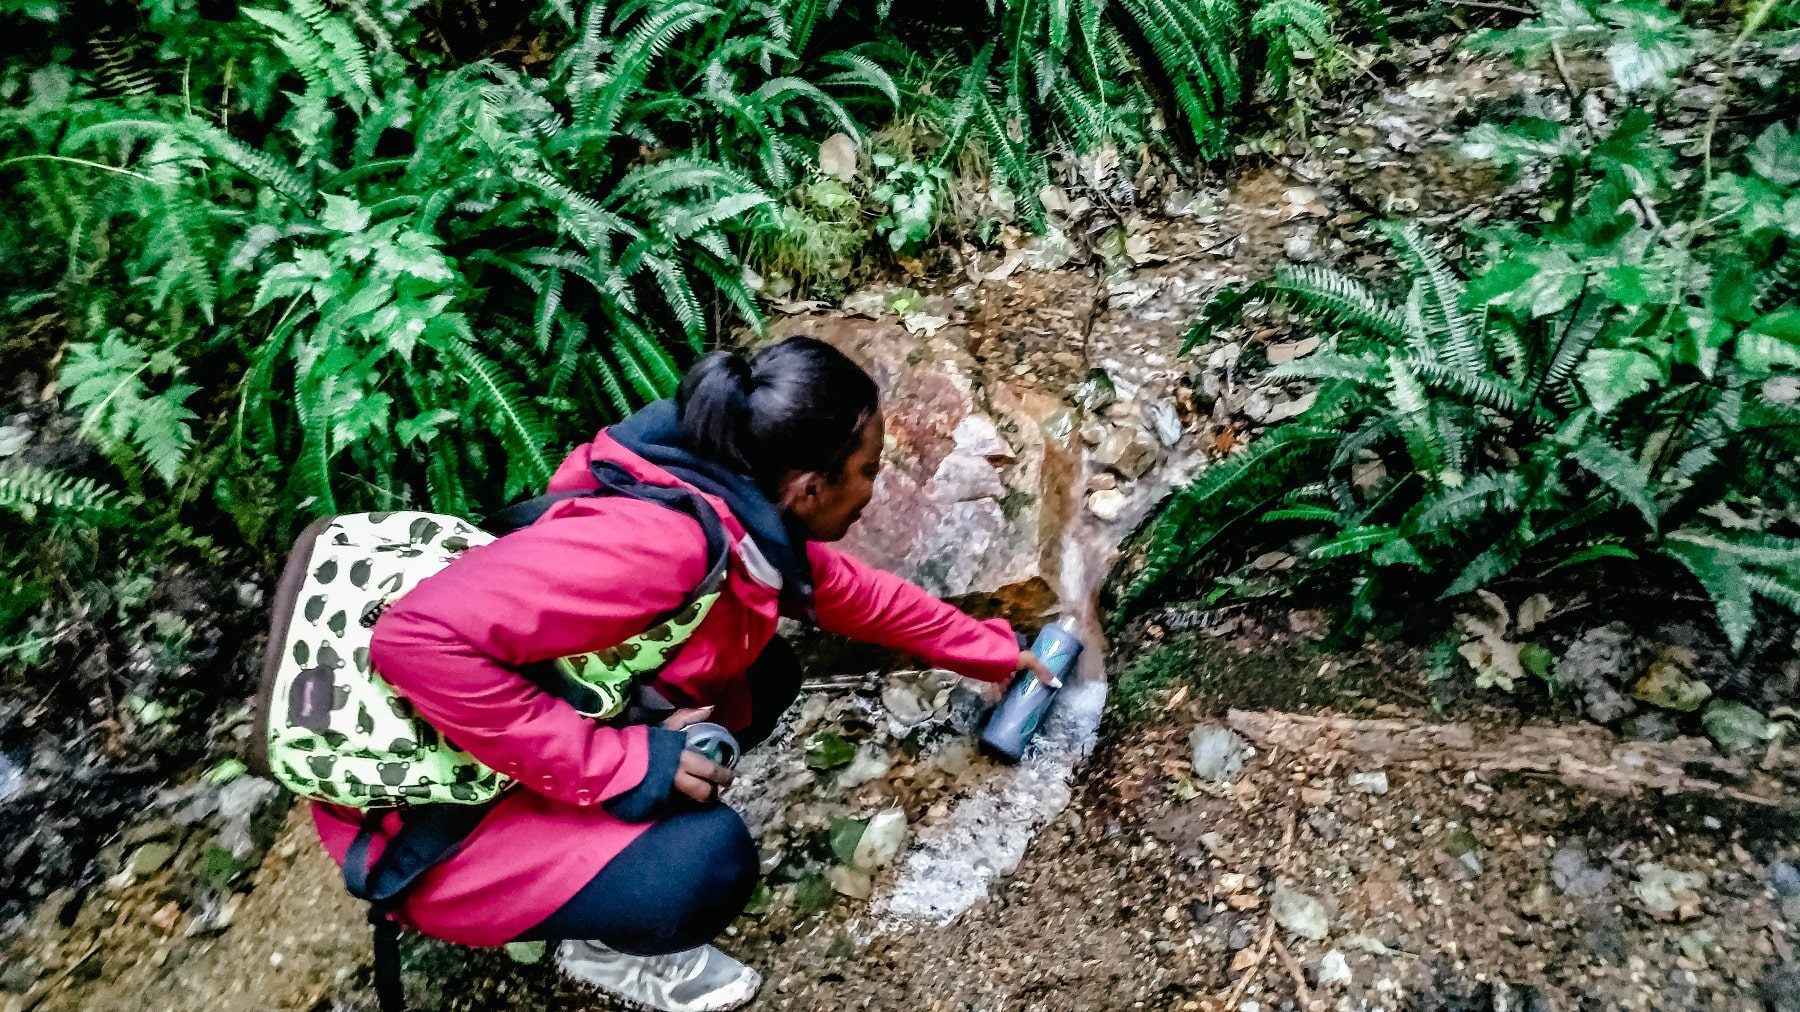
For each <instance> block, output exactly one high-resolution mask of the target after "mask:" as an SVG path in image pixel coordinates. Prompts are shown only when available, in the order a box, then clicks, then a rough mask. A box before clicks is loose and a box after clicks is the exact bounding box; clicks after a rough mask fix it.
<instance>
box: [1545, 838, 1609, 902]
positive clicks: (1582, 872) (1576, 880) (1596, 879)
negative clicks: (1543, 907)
mask: <svg viewBox="0 0 1800 1012" xmlns="http://www.w3.org/2000/svg"><path fill="white" fill-rule="evenodd" d="M1550 881H1552V882H1554V883H1556V888H1558V889H1560V890H1562V891H1563V892H1564V893H1565V894H1567V895H1569V896H1573V897H1575V898H1576V899H1578V900H1591V899H1593V898H1594V897H1596V896H1598V895H1600V894H1601V893H1603V892H1605V891H1606V887H1607V886H1608V885H1611V884H1612V872H1610V871H1608V870H1607V869H1605V868H1596V867H1594V866H1593V865H1591V864H1589V863H1588V852H1587V848H1586V847H1585V846H1583V845H1582V844H1581V842H1580V841H1576V840H1571V841H1570V842H1568V843H1565V844H1563V845H1562V848H1561V849H1560V850H1558V851H1557V852H1556V854H1555V855H1554V856H1552V857H1551V858H1550Z"/></svg>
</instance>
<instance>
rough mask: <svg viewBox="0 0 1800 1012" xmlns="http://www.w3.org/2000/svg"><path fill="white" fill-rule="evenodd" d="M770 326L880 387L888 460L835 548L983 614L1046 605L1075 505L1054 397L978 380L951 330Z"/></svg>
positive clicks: (829, 322)
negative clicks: (832, 352)
mask: <svg viewBox="0 0 1800 1012" xmlns="http://www.w3.org/2000/svg"><path fill="white" fill-rule="evenodd" d="M770 332H771V333H770V336H771V338H772V339H775V340H779V339H782V338H786V337H790V336H793V335H796V334H805V335H809V336H812V337H816V338H819V339H820V340H823V341H826V342H828V343H830V344H832V345H833V346H835V347H837V348H838V349H839V350H841V351H843V352H844V353H845V354H847V355H849V356H850V357H851V358H852V359H854V360H855V361H856V362H857V363H858V364H860V365H862V366H863V367H864V368H865V369H867V370H868V372H869V374H870V375H871V376H872V377H874V379H875V382H876V385H877V386H878V387H879V388H880V390H881V397H882V404H883V405H884V407H885V409H886V412H887V415H886V421H887V430H888V443H887V446H886V447H885V449H884V452H883V458H884V461H885V463H886V464H887V465H888V466H886V467H884V468H883V469H882V472H881V476H880V478H878V479H877V481H876V486H875V498H874V501H873V503H872V504H871V505H870V507H869V510H868V511H867V512H866V513H865V514H864V516H863V518H862V520H861V521H860V522H859V523H857V524H856V525H855V527H853V528H852V529H851V532H850V536H849V537H848V538H847V539H846V540H845V541H844V543H843V547H844V548H845V549H846V550H848V551H849V552H850V553H851V554H853V555H856V556H857V557H858V558H860V559H862V560H864V561H866V562H868V563H869V564H870V565H873V566H875V567H877V568H880V569H886V570H888V571H890V572H893V573H896V574H898V575H900V576H902V577H905V578H907V579H909V580H912V581H913V582H915V583H918V584H920V585H921V586H923V587H924V588H925V589H927V590H929V591H930V592H932V593H934V594H937V595H938V596H940V597H945V598H948V599H951V600H952V601H954V602H956V603H958V604H961V605H963V606H965V607H970V608H973V609H976V610H979V611H981V612H983V613H987V614H1001V615H1006V616H1008V617H1012V618H1015V619H1024V618H1028V617H1032V616H1035V615H1038V614H1041V613H1043V611H1044V610H1046V609H1047V608H1049V607H1050V606H1052V604H1053V603H1054V601H1055V591H1054V587H1055V579H1056V574H1057V573H1058V571H1059V569H1060V565H1061V551H1062V543H1063V530H1064V527H1065V526H1066V524H1067V522H1068V520H1069V514H1070V512H1071V508H1072V507H1074V506H1075V505H1076V503H1075V502H1074V501H1073V499H1072V498H1071V497H1070V496H1068V495H1067V494H1066V490H1067V489H1068V488H1069V486H1070V485H1071V484H1073V483H1074V482H1076V481H1078V480H1079V479H1078V478H1077V477H1076V474H1075V470H1076V465H1077V463H1078V454H1077V453H1076V440H1077V436H1076V433H1075V431H1074V429H1075V422H1074V419H1073V418H1072V417H1070V415H1069V412H1068V411H1067V410H1066V407H1065V405H1064V404H1063V403H1062V401H1061V399H1060V398H1057V397H1054V396H1052V395H1050V394H1048V393H1043V392H1039V391H1035V390H1030V389H1026V388H1024V387H1023V386H1021V385H1019V384H1018V383H1017V382H1016V381H1014V380H1012V379H1010V378H997V379H987V378H984V371H983V370H982V369H981V368H980V367H979V366H978V364H977V363H976V361H975V359H974V357H973V356H972V355H971V354H970V353H969V347H968V342H969V335H968V332H967V331H966V330H964V329H963V328H961V327H955V326H952V327H946V328H944V329H943V330H941V331H938V332H937V333H935V334H925V333H911V332H909V331H908V330H907V329H906V328H905V327H902V326H900V325H899V324H897V323H895V322H894V321H893V319H892V317H891V316H889V317H885V318H883V319H861V318H857V317H839V316H827V315H824V314H817V313H812V314H808V313H802V314H796V315H793V316H787V317H783V318H782V319H780V320H777V321H775V322H774V323H773V324H772V325H771V327H770ZM1002 433H1004V435H1001V434H1002ZM953 457H954V458H955V459H953V460H952V459H951V458H953Z"/></svg>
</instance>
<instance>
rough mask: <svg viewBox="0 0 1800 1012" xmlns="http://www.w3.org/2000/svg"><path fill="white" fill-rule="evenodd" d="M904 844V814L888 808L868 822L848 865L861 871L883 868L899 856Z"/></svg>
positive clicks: (896, 809)
mask: <svg viewBox="0 0 1800 1012" xmlns="http://www.w3.org/2000/svg"><path fill="white" fill-rule="evenodd" d="M905 842H906V813H905V812H903V811H901V810H900V809H898V808H890V809H888V810H887V811H885V812H882V813H880V814H878V815H876V816H875V817H874V818H872V819H870V820H869V824H868V826H867V827H865V828H864V829H863V834H862V839H860V840H858V841H857V843H856V851H855V853H854V854H853V855H852V856H851V858H850V864H851V865H852V866H853V867H855V868H857V869H859V870H861V871H874V870H875V869H877V868H884V867H886V866H887V865H888V864H889V863H890V862H892V861H893V860H894V858H895V857H897V856H899V854H900V847H901V845H902V844H904V843H905Z"/></svg>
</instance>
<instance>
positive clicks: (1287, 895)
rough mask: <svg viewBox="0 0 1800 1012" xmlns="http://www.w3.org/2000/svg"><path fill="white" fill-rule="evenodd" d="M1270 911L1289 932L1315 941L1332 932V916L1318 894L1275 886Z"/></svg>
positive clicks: (1276, 921)
mask: <svg viewBox="0 0 1800 1012" xmlns="http://www.w3.org/2000/svg"><path fill="white" fill-rule="evenodd" d="M1269 913H1270V914H1271V915H1272V916H1273V917H1274V918H1275V923H1276V924H1279V925H1280V926H1281V928H1282V930H1284V931H1287V932H1288V933H1289V934H1294V935H1299V936H1300V937H1301V938H1307V939H1311V940H1312V941H1315V942H1317V941H1319V940H1321V939H1323V938H1324V937H1325V936H1326V935H1329V934H1331V918H1330V915H1328V914H1327V913H1326V912H1325V904H1323V903H1321V902H1319V899H1318V897H1316V896H1312V895H1309V894H1307V893H1303V892H1300V891H1298V890H1295V889H1290V888H1288V887H1287V886H1286V885H1279V886H1276V887H1275V895H1274V896H1272V897H1271V898H1270V900H1269Z"/></svg>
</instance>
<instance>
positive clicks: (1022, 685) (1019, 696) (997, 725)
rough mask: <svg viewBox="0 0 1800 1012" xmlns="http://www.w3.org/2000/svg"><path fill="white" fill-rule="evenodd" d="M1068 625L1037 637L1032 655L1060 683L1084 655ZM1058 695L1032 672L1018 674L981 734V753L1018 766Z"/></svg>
mask: <svg viewBox="0 0 1800 1012" xmlns="http://www.w3.org/2000/svg"><path fill="white" fill-rule="evenodd" d="M1067 623H1068V620H1067V619H1065V620H1064V621H1063V622H1062V623H1057V624H1052V625H1047V626H1045V627H1044V628H1043V629H1042V631H1040V632H1039V633H1038V637H1037V642H1035V643H1033V644H1032V645H1031V652H1032V653H1034V654H1036V655H1037V657H1038V660H1040V661H1043V662H1044V666H1045V667H1047V668H1049V669H1050V671H1051V673H1052V674H1054V675H1055V676H1056V679H1057V681H1063V680H1064V679H1066V678H1067V677H1069V675H1070V674H1071V673H1072V672H1073V671H1074V670H1075V658H1076V657H1078V656H1080V654H1081V641H1080V640H1078V639H1076V638H1075V634H1074V633H1073V632H1070V631H1069V629H1068V624H1067ZM1056 691H1057V690H1055V689H1052V688H1051V687H1050V686H1048V685H1045V684H1044V683H1043V682H1040V681H1038V680H1037V675H1035V674H1033V673H1032V672H1031V671H1021V672H1019V674H1018V677H1016V678H1014V679H1013V683H1012V687H1011V688H1009V689H1007V690H1006V697H1005V698H1003V699H1001V700H1000V705H999V706H996V707H994V715H993V716H992V717H989V718H988V723H987V727H986V728H985V729H984V730H983V731H982V732H981V747H982V750H983V751H985V752H987V753H988V754H989V755H991V756H993V757H994V758H996V759H1000V760H1002V761H1005V762H1009V763H1016V762H1018V761H1019V760H1020V759H1021V758H1023V757H1024V755H1025V746H1026V745H1029V744H1030V743H1031V739H1032V736H1034V735H1036V734H1037V729H1038V725H1039V724H1040V723H1042V722H1043V719H1044V714H1045V713H1047V712H1049V710H1050V704H1051V703H1053V702H1055V701H1056Z"/></svg>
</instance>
